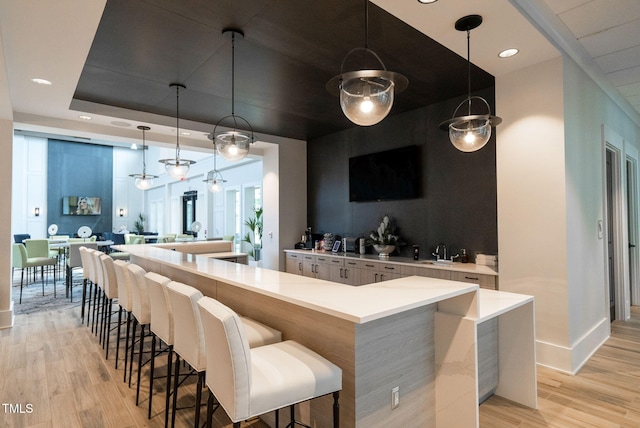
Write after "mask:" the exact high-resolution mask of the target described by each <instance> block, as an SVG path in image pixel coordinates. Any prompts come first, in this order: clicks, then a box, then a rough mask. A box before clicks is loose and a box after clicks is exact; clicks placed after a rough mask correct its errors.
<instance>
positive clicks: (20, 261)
mask: <svg viewBox="0 0 640 428" xmlns="http://www.w3.org/2000/svg"><path fill="white" fill-rule="evenodd" d="M45 241H46V239H45ZM48 251H49V250H48V249H47V256H45V257H29V256H28V253H27V248H26V247H25V246H24V245H23V244H13V257H12V260H11V263H12V264H11V266H12V267H11V278H13V273H14V270H15V269H20V270H21V275H20V301H19V303H22V287H23V286H24V270H25V269H28V268H37V267H40V270H41V272H40V273H41V275H42V276H41V278H42V295H43V296H44V267H45V266H53V297H56V265H57V264H58V261H57V260H56V259H55V258H51V257H48Z"/></svg>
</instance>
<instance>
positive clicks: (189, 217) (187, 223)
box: [182, 194, 198, 235]
mask: <svg viewBox="0 0 640 428" xmlns="http://www.w3.org/2000/svg"><path fill="white" fill-rule="evenodd" d="M197 199H198V196H197V195H192V194H189V195H186V194H185V195H184V196H182V233H186V234H188V235H192V234H193V232H192V231H191V223H193V222H194V221H196V200H197Z"/></svg>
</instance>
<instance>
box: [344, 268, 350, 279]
mask: <svg viewBox="0 0 640 428" xmlns="http://www.w3.org/2000/svg"><path fill="white" fill-rule="evenodd" d="M347 272H349V269H345V270H344V279H349V276H348V274H347Z"/></svg>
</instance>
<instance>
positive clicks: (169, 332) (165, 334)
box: [145, 272, 174, 345]
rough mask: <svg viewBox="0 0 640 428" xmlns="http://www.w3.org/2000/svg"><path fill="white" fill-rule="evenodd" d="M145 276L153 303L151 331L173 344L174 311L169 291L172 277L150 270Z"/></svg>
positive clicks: (168, 343) (165, 341)
mask: <svg viewBox="0 0 640 428" xmlns="http://www.w3.org/2000/svg"><path fill="white" fill-rule="evenodd" d="M145 278H146V279H147V289H148V290H149V301H150V303H151V331H152V332H153V333H154V334H155V335H156V336H158V337H159V338H160V339H162V341H163V342H164V343H166V344H167V345H173V340H174V339H173V311H172V309H171V304H170V303H169V293H168V291H167V284H168V283H170V282H171V279H169V278H167V277H166V276H162V275H158V274H157V273H155V272H148V273H147V274H146V275H145Z"/></svg>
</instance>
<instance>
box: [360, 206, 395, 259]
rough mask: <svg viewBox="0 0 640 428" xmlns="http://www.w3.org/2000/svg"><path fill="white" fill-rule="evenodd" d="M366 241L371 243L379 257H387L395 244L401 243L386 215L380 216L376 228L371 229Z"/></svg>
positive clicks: (393, 249)
mask: <svg viewBox="0 0 640 428" xmlns="http://www.w3.org/2000/svg"><path fill="white" fill-rule="evenodd" d="M367 243H368V244H369V245H373V248H375V250H376V251H377V252H378V254H379V256H380V258H387V257H389V254H391V253H393V252H394V251H395V249H396V247H397V246H400V245H402V243H401V242H400V237H399V236H398V235H397V234H396V230H395V227H394V226H393V225H392V223H391V219H390V218H389V216H388V215H385V216H384V217H383V218H382V221H381V222H380V225H379V226H378V229H376V230H372V231H371V233H370V234H369V237H368V238H367Z"/></svg>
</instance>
